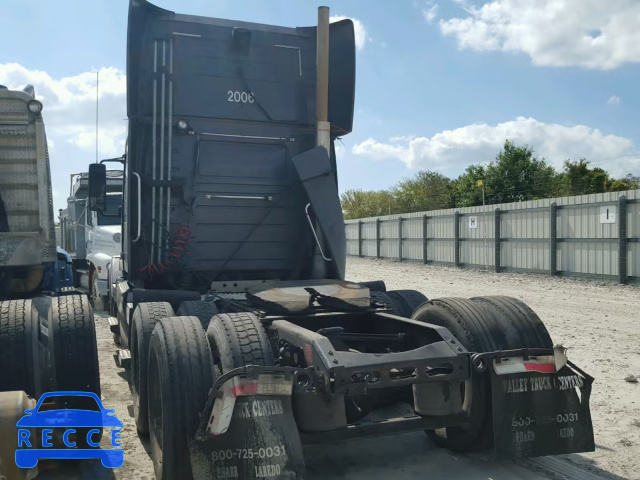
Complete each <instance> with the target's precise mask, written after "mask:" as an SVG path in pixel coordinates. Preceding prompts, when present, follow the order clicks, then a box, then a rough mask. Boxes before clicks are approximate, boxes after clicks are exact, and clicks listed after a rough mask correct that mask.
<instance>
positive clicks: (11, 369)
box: [0, 300, 38, 396]
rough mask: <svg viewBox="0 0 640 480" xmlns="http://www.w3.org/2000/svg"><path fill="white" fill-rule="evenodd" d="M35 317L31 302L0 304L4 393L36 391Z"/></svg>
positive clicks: (0, 377) (0, 386) (0, 380)
mask: <svg viewBox="0 0 640 480" xmlns="http://www.w3.org/2000/svg"><path fill="white" fill-rule="evenodd" d="M37 334H38V330H37V325H36V326H35V327H34V325H33V319H32V315H31V300H6V301H4V302H0V365H1V366H2V372H0V391H2V392H8V391H12V390H24V391H25V392H27V393H28V394H29V395H32V396H34V395H36V392H35V378H34V376H35V374H36V372H35V368H34V367H35V366H34V362H33V359H34V356H33V345H34V342H33V335H37Z"/></svg>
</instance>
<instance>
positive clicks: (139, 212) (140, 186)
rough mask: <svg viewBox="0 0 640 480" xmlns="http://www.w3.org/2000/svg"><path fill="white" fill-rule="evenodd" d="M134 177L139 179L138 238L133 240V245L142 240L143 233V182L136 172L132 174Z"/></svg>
mask: <svg viewBox="0 0 640 480" xmlns="http://www.w3.org/2000/svg"><path fill="white" fill-rule="evenodd" d="M131 174H132V175H135V176H136V178H137V179H138V236H137V237H136V238H134V239H133V243H136V242H137V241H138V240H140V234H141V233H142V180H140V175H138V174H137V173H136V172H132V173H131Z"/></svg>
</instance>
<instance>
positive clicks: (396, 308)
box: [369, 291, 402, 316]
mask: <svg viewBox="0 0 640 480" xmlns="http://www.w3.org/2000/svg"><path fill="white" fill-rule="evenodd" d="M369 295H370V297H371V302H372V303H379V304H383V305H385V306H386V307H388V308H390V309H391V313H392V314H393V315H399V316H402V315H401V314H400V310H402V306H401V305H400V304H399V303H398V301H397V300H396V299H394V298H392V297H390V296H389V294H388V293H386V292H375V291H373V292H369Z"/></svg>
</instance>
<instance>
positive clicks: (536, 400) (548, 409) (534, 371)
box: [490, 357, 595, 459]
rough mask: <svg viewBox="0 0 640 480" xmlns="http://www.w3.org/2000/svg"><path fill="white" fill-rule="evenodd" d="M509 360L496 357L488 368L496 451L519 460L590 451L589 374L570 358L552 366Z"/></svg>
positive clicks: (592, 444) (592, 447) (503, 455)
mask: <svg viewBox="0 0 640 480" xmlns="http://www.w3.org/2000/svg"><path fill="white" fill-rule="evenodd" d="M551 358H553V357H551ZM510 360H515V362H513V361H512V362H509V364H508V365H504V364H501V362H500V361H499V360H498V359H494V360H493V365H492V366H493V368H490V370H491V390H492V401H493V426H494V437H495V450H496V455H497V456H498V457H509V458H516V459H522V458H528V457H538V456H544V455H562V454H567V453H578V452H592V451H594V450H595V444H594V438H593V425H592V423H591V412H590V410H589V397H590V395H591V385H592V383H593V378H592V377H591V376H589V375H588V374H586V373H585V372H583V371H582V370H580V369H579V368H577V367H576V366H575V365H573V364H572V363H571V362H566V364H565V365H564V366H562V368H560V369H559V370H557V371H556V369H555V368H554V364H553V363H548V364H544V363H540V362H526V361H522V359H519V360H520V361H518V359H510ZM518 366H519V367H520V368H518ZM514 367H515V368H514Z"/></svg>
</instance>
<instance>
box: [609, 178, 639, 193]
mask: <svg viewBox="0 0 640 480" xmlns="http://www.w3.org/2000/svg"><path fill="white" fill-rule="evenodd" d="M636 188H640V176H637V175H632V174H628V175H627V176H626V177H624V178H620V179H617V180H616V179H611V180H610V181H609V183H608V184H607V190H608V191H609V192H621V191H624V190H634V189H636Z"/></svg>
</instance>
